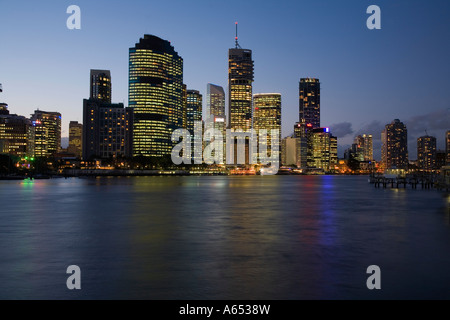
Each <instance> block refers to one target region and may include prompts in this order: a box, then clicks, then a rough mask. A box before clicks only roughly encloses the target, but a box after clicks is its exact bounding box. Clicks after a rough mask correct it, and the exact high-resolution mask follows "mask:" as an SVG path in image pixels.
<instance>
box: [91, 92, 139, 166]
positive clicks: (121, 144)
mask: <svg viewBox="0 0 450 320" xmlns="http://www.w3.org/2000/svg"><path fill="white" fill-rule="evenodd" d="M83 123H84V125H83V159H84V160H89V159H90V158H91V157H99V158H104V159H107V158H117V157H121V156H123V157H130V156H131V144H132V141H131V139H132V126H133V110H132V109H131V108H125V107H124V105H123V103H106V102H102V101H100V100H95V99H88V100H86V99H85V100H83Z"/></svg>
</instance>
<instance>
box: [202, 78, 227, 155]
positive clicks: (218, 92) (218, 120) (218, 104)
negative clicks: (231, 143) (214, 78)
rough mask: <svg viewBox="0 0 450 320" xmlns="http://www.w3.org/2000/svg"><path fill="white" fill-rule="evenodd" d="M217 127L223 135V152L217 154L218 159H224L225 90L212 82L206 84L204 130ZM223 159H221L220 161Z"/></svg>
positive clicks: (225, 125) (225, 126)
mask: <svg viewBox="0 0 450 320" xmlns="http://www.w3.org/2000/svg"><path fill="white" fill-rule="evenodd" d="M208 129H217V130H219V131H220V132H221V133H222V136H223V146H224V148H223V152H222V153H221V154H219V159H225V154H224V153H225V150H226V129H227V124H226V117H225V91H224V90H223V88H222V87H221V86H217V85H215V84H212V83H208V84H207V85H206V112H205V131H206V130H208ZM222 162H223V161H221V163H222Z"/></svg>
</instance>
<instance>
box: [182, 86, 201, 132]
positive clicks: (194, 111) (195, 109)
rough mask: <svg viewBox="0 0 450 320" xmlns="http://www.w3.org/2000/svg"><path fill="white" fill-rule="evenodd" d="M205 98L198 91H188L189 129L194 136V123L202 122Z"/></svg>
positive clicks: (187, 112)
mask: <svg viewBox="0 0 450 320" xmlns="http://www.w3.org/2000/svg"><path fill="white" fill-rule="evenodd" d="M202 105H203V96H202V95H201V94H200V92H199V91H197V90H187V104H186V115H187V129H188V130H189V131H190V132H191V134H194V123H195V122H196V121H202Z"/></svg>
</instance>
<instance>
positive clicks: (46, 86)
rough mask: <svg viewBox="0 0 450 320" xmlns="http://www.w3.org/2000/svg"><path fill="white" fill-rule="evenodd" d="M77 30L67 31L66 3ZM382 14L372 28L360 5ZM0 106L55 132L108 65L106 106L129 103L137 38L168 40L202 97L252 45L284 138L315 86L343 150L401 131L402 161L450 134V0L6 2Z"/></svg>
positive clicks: (77, 117)
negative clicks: (53, 123)
mask: <svg viewBox="0 0 450 320" xmlns="http://www.w3.org/2000/svg"><path fill="white" fill-rule="evenodd" d="M72 4H74V5H78V6H79V7H80V8H81V30H69V29H67V27H66V20H67V18H68V17H69V14H67V13H66V9H67V7H68V6H69V5H72ZM372 4H376V5H378V6H380V7H381V10H382V14H381V17H382V29H381V30H369V29H367V27H366V20H367V18H368V17H369V15H368V14H366V9H367V7H368V6H369V5H372ZM0 13H1V17H2V18H1V27H0V28H1V36H0V83H2V84H3V90H4V92H3V93H1V94H0V101H1V102H6V103H7V104H8V105H9V110H10V112H11V113H17V114H20V115H25V116H29V115H30V114H31V113H33V112H34V110H36V109H37V108H39V109H41V110H45V111H58V112H61V113H62V118H63V134H62V135H63V137H66V136H68V123H69V121H71V120H74V121H79V122H81V121H82V105H83V103H82V102H83V101H82V100H83V99H84V98H88V97H89V70H90V69H108V70H111V76H112V85H113V102H124V103H125V105H128V49H129V48H130V47H132V46H134V44H135V43H136V42H138V41H139V38H140V37H142V36H143V35H144V34H153V35H156V36H158V37H161V38H163V39H166V40H169V41H171V43H172V45H173V46H174V47H175V50H176V51H177V52H178V53H179V54H180V55H181V56H182V58H183V60H184V83H186V84H187V86H188V88H189V89H196V90H200V92H201V93H202V94H203V95H204V98H206V84H207V83H208V82H211V83H214V84H217V85H221V86H223V87H224V89H225V90H226V91H227V76H228V73H227V68H228V60H227V59H228V57H227V56H228V49H229V48H232V47H234V32H235V29H234V28H235V25H234V23H235V21H238V22H239V43H240V45H241V47H242V48H245V49H251V50H253V60H254V61H255V82H254V88H253V93H264V92H278V93H281V94H282V108H283V111H282V118H283V136H287V135H289V134H291V133H292V132H293V125H294V123H295V122H296V121H298V83H299V79H300V78H302V77H316V78H319V79H320V81H321V87H322V92H321V93H322V95H321V97H322V100H321V113H322V117H321V124H322V126H329V127H331V130H332V132H333V133H334V134H335V135H337V136H338V138H339V145H340V149H339V150H340V152H339V157H342V156H343V153H342V151H343V149H344V147H345V146H347V145H349V144H351V142H352V140H353V138H354V137H355V135H357V134H359V133H367V134H373V135H374V149H375V150H374V153H375V156H376V158H379V154H380V150H379V148H380V136H381V131H382V129H383V127H384V125H385V124H387V123H390V122H391V121H392V120H393V119H396V118H398V119H400V120H401V121H403V122H404V123H405V124H406V125H407V127H408V138H409V153H410V159H416V139H417V137H419V136H422V135H425V130H427V131H428V134H430V135H434V136H436V137H437V141H438V147H439V148H441V149H443V148H444V135H445V131H446V130H448V129H450V125H449V124H450V63H449V57H450V41H449V39H450V25H449V21H450V2H449V1H448V0H433V1H415V0H408V1H406V0H401V1H400V0H389V1H384V0H371V1H365V0H345V1H336V0H333V1H331V0H330V1H324V0H316V1H302V0H297V1H283V0H280V1H276V2H275V1H261V0H260V1H255V0H247V1H235V0H229V1H214V0H213V1H211V0H210V1H203V0H202V1H200V0H192V1H181V0H180V1H178V0H177V1H133V0H130V1H106V0H100V1H82V0H71V1H2V3H1V5H0Z"/></svg>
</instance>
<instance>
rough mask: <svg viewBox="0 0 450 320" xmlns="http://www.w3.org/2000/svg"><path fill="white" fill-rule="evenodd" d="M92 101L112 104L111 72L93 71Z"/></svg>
mask: <svg viewBox="0 0 450 320" xmlns="http://www.w3.org/2000/svg"><path fill="white" fill-rule="evenodd" d="M90 89H91V90H90V99H97V100H100V101H103V102H106V103H111V99H112V83H111V72H110V71H109V70H94V69H92V70H91V85H90Z"/></svg>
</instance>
